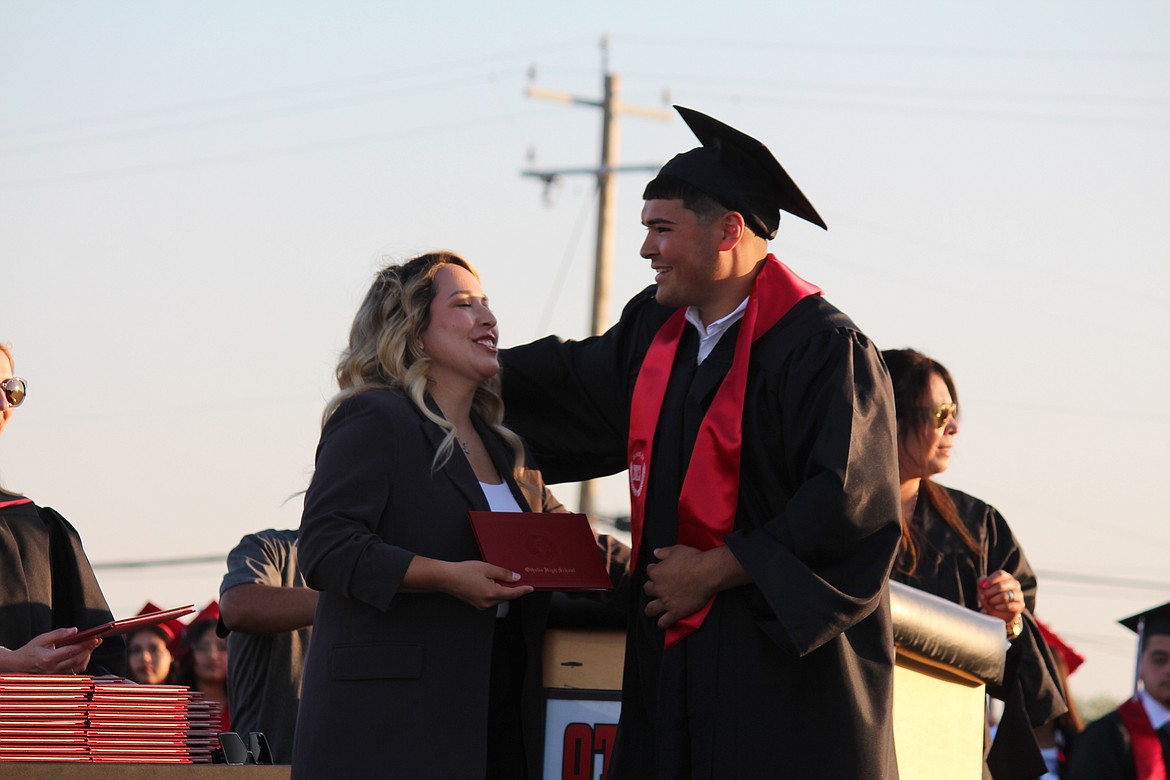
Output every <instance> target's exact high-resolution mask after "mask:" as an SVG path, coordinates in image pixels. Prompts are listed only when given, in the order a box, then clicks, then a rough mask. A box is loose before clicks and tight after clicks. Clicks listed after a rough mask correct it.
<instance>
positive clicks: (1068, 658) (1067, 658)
mask: <svg viewBox="0 0 1170 780" xmlns="http://www.w3.org/2000/svg"><path fill="white" fill-rule="evenodd" d="M1036 626H1037V627H1038V628H1039V629H1040V635H1041V636H1043V637H1044V641H1045V642H1047V643H1048V646H1049V647H1051V648H1052V649H1053V650H1055V651H1056V652H1057V653H1059V654H1060V658H1061V660H1063V661H1064V666H1065V669H1067V670H1068V674H1072V673H1073V672H1075V671H1076V670H1077V667H1079V666H1080V665H1081V664H1083V663H1084V662H1085V657H1084V656H1083V655H1081V654H1080V653H1078V652H1077V651H1076V650H1073V649H1072V647H1070V646H1069V645H1068V644H1067V643H1066V642H1065V641H1064V640H1063V639H1061V638H1060V637H1059V636H1057V634H1056V632H1055V631H1053V630H1052V629H1051V628H1049V627H1048V626H1047V625H1045V624H1044V623H1042V622H1041V621H1040V619H1039V618H1036Z"/></svg>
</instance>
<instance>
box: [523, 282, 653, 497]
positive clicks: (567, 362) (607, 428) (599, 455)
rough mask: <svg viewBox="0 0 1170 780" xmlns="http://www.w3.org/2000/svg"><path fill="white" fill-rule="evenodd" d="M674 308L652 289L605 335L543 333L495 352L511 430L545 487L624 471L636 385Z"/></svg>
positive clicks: (624, 312)
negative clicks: (517, 435) (572, 337)
mask: <svg viewBox="0 0 1170 780" xmlns="http://www.w3.org/2000/svg"><path fill="white" fill-rule="evenodd" d="M671 311H672V310H670V309H667V308H665V307H662V306H658V305H657V304H655V303H654V288H653V287H650V288H647V289H646V290H643V291H642V292H641V293H639V294H638V295H636V296H635V297H634V298H633V299H632V300H630V302H629V303H627V304H626V307H625V310H624V311H623V313H622V317H621V319H620V320H619V321H618V323H617V324H616V325H614V326H613V327H612V328H610V329H609V330H608V331H607V332H606V333H605V334H604V335H602V336H595V337H591V338H587V339H583V340H581V341H565V340H562V339H559V338H557V337H556V336H548V337H546V338H543V339H539V340H538V341H534V342H532V343H531V344H525V345H523V346H518V347H512V348H511V349H505V350H501V351H500V363H501V366H502V368H503V371H502V377H503V396H504V405H505V409H506V410H507V423H508V426H509V427H510V428H512V429H513V430H515V431H518V432H521V434H522V435H523V436H524V440H525V442H526V443H527V445H528V448H529V450H530V451H531V452H532V453H533V456H534V458H535V460H536V462H537V463H539V464H540V468H541V472H542V473H543V474H544V478H545V479H546V480H548V481H549V482H550V483H552V484H556V483H558V482H577V481H582V480H587V479H595V478H597V477H603V476H607V475H609V474H616V473H618V472H620V471H623V470H624V469H625V468H626V445H627V436H628V433H629V419H630V415H629V401H630V396H631V394H632V393H633V389H634V385H633V383H634V380H635V379H636V378H637V376H638V371H639V369H640V368H641V367H642V359H643V358H644V357H645V356H646V350H647V349H649V347H650V342H651V341H652V340H653V338H654V334H655V333H656V332H657V331H658V328H660V327H661V326H662V323H664V322H666V320H667V318H668V317H669V316H670V313H671Z"/></svg>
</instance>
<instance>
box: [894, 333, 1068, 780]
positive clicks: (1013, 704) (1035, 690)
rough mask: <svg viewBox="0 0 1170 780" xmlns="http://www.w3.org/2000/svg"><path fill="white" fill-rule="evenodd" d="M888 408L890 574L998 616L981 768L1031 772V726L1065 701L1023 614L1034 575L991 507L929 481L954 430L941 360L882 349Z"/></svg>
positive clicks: (1000, 776) (1031, 602) (989, 773)
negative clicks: (997, 670)
mask: <svg viewBox="0 0 1170 780" xmlns="http://www.w3.org/2000/svg"><path fill="white" fill-rule="evenodd" d="M882 356H883V357H884V358H885V360H886V365H887V366H888V367H889V370H890V378H891V380H892V381H893V385H894V398H895V399H896V402H897V408H898V472H899V478H900V480H901V498H902V518H903V524H902V545H901V547H900V549H899V554H898V560H897V562H896V563H895V564H894V572H893V574H892V575H891V577H892V578H893V579H895V580H897V581H898V582H904V583H906V584H907V585H912V586H913V587H915V588H918V589H920V590H924V591H926V592H928V593H933V594H934V595H936V596H941V597H943V598H945V599H948V600H950V601H953V602H955V603H957V604H962V605H963V606H965V607H968V608H970V609H974V610H977V611H980V612H983V613H986V614H988V615H992V616H994V617H997V618H999V619H1000V620H1002V621H1003V622H1004V628H1005V632H1006V634H1007V638H1008V639H1009V641H1010V642H1011V645H1010V647H1009V649H1008V653H1007V663H1006V667H1005V674H1004V681H1003V683H1002V685H1000V686H992V687H991V688H990V689H989V693H990V694H991V695H992V696H994V697H996V698H999V699H1001V700H1003V702H1004V714H1003V717H1002V719H1001V721H1000V725H999V728H998V730H997V733H996V739H995V742H994V743H993V744H991V745H990V746H989V747H990V752H989V753H988V756H987V761H986V765H985V767H984V777H988V778H990V777H994V778H996V780H1006V779H1009V778H1021V780H1032V779H1033V778H1036V777H1039V776H1040V775H1042V774H1044V772H1045V770H1046V766H1045V763H1044V759H1043V755H1042V753H1041V750H1040V746H1039V744H1038V743H1037V741H1036V737H1035V733H1034V731H1033V727H1034V726H1041V725H1043V724H1046V723H1049V722H1051V721H1052V720H1053V719H1054V718H1056V717H1057V716H1059V715H1061V714H1063V713H1064V712H1065V711H1066V710H1067V709H1068V708H1067V707H1066V706H1065V703H1064V698H1063V691H1062V690H1061V686H1060V683H1059V675H1058V673H1057V671H1056V667H1055V662H1054V661H1053V659H1052V655H1051V652H1050V650H1049V648H1048V644H1047V642H1045V641H1044V638H1043V635H1042V634H1041V633H1040V628H1039V626H1038V625H1037V624H1036V621H1035V619H1034V618H1033V617H1032V614H1033V612H1034V610H1035V608H1036V575H1035V573H1034V572H1033V571H1032V567H1031V565H1029V563H1028V559H1027V557H1026V556H1025V555H1024V551H1023V549H1022V548H1021V547H1020V544H1019V542H1018V541H1017V540H1016V537H1015V536H1014V535H1013V534H1012V532H1011V529H1010V528H1008V525H1007V522H1006V521H1005V520H1004V519H1003V516H1002V515H1001V514H1000V513H999V512H998V511H997V510H996V509H995V507H993V506H991V505H989V504H986V503H984V502H983V501H980V500H979V499H977V498H975V497H974V496H969V495H967V494H966V493H963V492H961V491H959V490H955V489H953V488H949V487H945V486H943V485H940V484H938V483H937V482H934V481H933V480H932V479H931V477H933V476H934V475H936V474H939V473H941V472H943V471H946V469H947V466H948V465H949V463H950V457H951V450H952V448H953V447H954V443H955V436H956V435H957V434H958V432H959V419H958V416H959V404H958V398H959V395H958V391H957V390H956V388H955V383H954V380H953V379H952V378H951V374H950V372H949V371H947V369H946V367H945V366H943V365H942V364H941V363H939V362H938V361H937V360H933V359H932V358H929V357H927V356H926V355H923V354H922V353H921V352H917V351H916V350H912V349H890V350H886V351H884V352H882Z"/></svg>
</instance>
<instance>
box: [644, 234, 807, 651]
mask: <svg viewBox="0 0 1170 780" xmlns="http://www.w3.org/2000/svg"><path fill="white" fill-rule="evenodd" d="M820 294H821V289H820V288H819V287H817V286H815V285H813V284H810V283H809V282H806V281H805V280H803V279H801V278H800V277H799V276H797V275H796V274H795V273H793V272H792V270H791V269H789V268H788V266H786V265H784V264H783V263H781V262H780V261H779V260H777V259H776V258H775V256H773V255H768V256H767V258H765V260H764V265H763V267H762V268H761V269H760V272H759V273H758V274H757V275H756V279H755V283H754V284H753V286H752V292H751V295H750V296H748V302H747V308H746V309H745V311H744V315H743V323H742V324H741V325H740V329H739V334H738V336H737V338H736V341H735V356H734V357H733V358H732V362H731V370H730V371H728V372H727V376H725V377H724V378H723V382H722V383H721V384H720V385H719V389H718V390H717V391H716V392H715V398H714V399H713V400H712V401H711V406H710V407H709V408H708V409H707V413H706V415H704V417H703V422H702V424H701V425H700V426H699V433H698V437H697V438H696V439H695V448H694V450H693V451H692V453H691V460H690V465H689V466H688V467H687V473H686V476H685V477H684V478H683V486H682V491H681V494H680V495H679V499H678V543H679V544H682V545H686V546H688V547H695V548H697V549H699V550H704V551H706V550H710V549H713V548H715V547H721V546H723V544H724V542H723V538H724V537H725V536H727V535H728V534H729V533H731V531H732V529H733V528H734V526H735V509H736V504H737V503H738V499H739V463H740V451H741V449H742V446H743V399H744V393H745V391H746V389H747V375H748V363H749V360H750V357H751V345H752V343H753V342H754V341H755V340H756V339H758V338H759V337H760V336H762V335H763V334H764V333H767V332H768V331H769V330H770V329H771V328H772V326H773V325H775V324H776V323H777V322H779V321H780V318H781V317H783V316H784V315H785V314H787V313H788V311H789V310H790V309H791V308H792V307H793V306H794V305H796V303H797V302H798V301H800V300H801V299H802V298H805V297H806V296H809V295H820ZM684 327H686V314H685V309H681V308H680V309H678V310H676V311H675V313H674V314H672V315H671V317H670V319H668V320H667V321H666V322H665V323H664V324H663V325H662V327H661V328H659V330H658V333H656V334H655V336H654V340H653V341H652V342H651V343H650V349H649V350H648V351H647V352H646V357H645V359H644V360H643V361H642V368H641V369H640V370H639V371H638V379H637V381H636V382H635V383H634V397H633V400H631V402H630V437H629V447H628V450H627V454H628V457H629V461H628V465H629V475H630V525H631V536H632V537H633V538H632V540H631V550H630V570H631V571H632V570H634V568H635V566H636V565H637V562H638V548H639V546H640V545H641V542H642V524H643V522H644V520H645V511H646V482H647V480H648V479H649V477H650V454H651V449H652V447H653V444H654V432H655V430H656V429H657V427H658V417H659V414H660V413H661V412H662V401H663V398H664V397H665V396H666V385H667V383H668V382H669V380H670V371H671V368H672V367H673V366H674V358H675V353H676V352H677V351H678V343H679V339H680V337H681V336H682V332H683V329H684ZM713 602H714V599H712V600H711V601H709V602H707V604H706V606H704V607H703V608H702V609H700V610H699V611H698V612H696V613H694V614H692V615H688V616H687V617H685V618H683V619H682V620H680V621H678V622H677V623H675V624H674V625H673V626H671V627H670V628H669V629H667V631H666V645H665V647H666V649H668V650H669V649H670V648H671V647H673V646H674V645H675V644H676V643H677V642H678V641H679V640H681V639H684V638H686V637H688V636H690V635H691V634H693V633H694V632H695V631H697V630H698V629H699V626H701V625H702V624H703V620H704V619H705V618H706V617H707V613H708V612H709V611H710V610H711V604H712V603H713Z"/></svg>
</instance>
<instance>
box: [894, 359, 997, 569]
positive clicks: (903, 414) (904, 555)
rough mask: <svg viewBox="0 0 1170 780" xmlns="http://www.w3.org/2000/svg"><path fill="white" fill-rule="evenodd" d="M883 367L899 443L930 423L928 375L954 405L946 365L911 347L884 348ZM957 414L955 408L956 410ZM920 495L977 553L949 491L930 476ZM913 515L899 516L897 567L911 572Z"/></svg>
mask: <svg viewBox="0 0 1170 780" xmlns="http://www.w3.org/2000/svg"><path fill="white" fill-rule="evenodd" d="M882 357H883V358H884V359H885V361H886V367H887V368H888V369H889V370H890V382H891V383H892V384H893V386H894V406H895V407H896V415H897V418H898V447H899V448H901V447H902V446H903V442H905V441H907V440H908V439H909V438H910V437H912V436H921V435H922V429H923V428H924V427H926V426H929V425H933V424H934V420H933V418H932V416H931V410H930V409H929V408H927V407H926V405H925V404H924V403H923V399H924V398H926V396H927V394H928V393H929V392H930V378H931V376H933V375H935V374H937V375H938V376H939V378H941V379H942V381H943V382H944V383H945V384H946V386H947V390H948V391H949V392H950V394H951V400H952V401H953V402H954V403H955V405H956V406H957V405H958V403H959V391H958V390H956V389H955V382H954V380H953V379H951V372H950V371H947V369H946V366H944V365H943V364H942V363H939V362H938V361H937V360H934V359H933V358H929V357H927V356H926V355H924V354H922V353H921V352H918V351H917V350H913V349H887V350H883V351H882ZM956 414H957V412H956ZM918 494H919V497H920V498H921V497H925V498H926V500H927V501H928V502H929V503H930V505H931V506H932V507H934V510H935V511H936V512H938V513H939V515H940V516H941V517H942V519H943V520H944V521H945V522H946V524H947V525H948V526H950V528H951V530H952V531H954V532H955V533H956V534H958V536H959V538H960V539H962V540H963V544H965V545H966V546H967V549H969V550H970V551H971V552H972V553H975V554H976V555H978V554H979V544H978V543H977V542H976V541H975V538H974V537H973V536H971V532H970V531H969V530H968V529H967V525H966V523H964V522H963V520H962V518H960V517H959V510H958V509H956V508H955V502H954V501H953V500H952V499H951V497H950V495H949V494H948V493H947V492H946V491H945V490H943V488H942V487H941V486H940V485H938V484H937V483H935V482H933V481H932V480H931V479H930V478H929V477H924V478H923V479H922V481H921V482H920V483H919V487H918ZM911 520H912V518H905V517H904V518H902V544H901V548H900V551H899V554H898V563H897V566H898V569H899V570H901V571H902V572H903V573H904V574H907V575H912V574H914V570H915V569H916V568H917V566H918V549H919V547H920V546H921V545H922V541H923V540H922V538H921V531H920V530H919V529H917V528H915V527H914V526H913V525H912V523H911Z"/></svg>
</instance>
